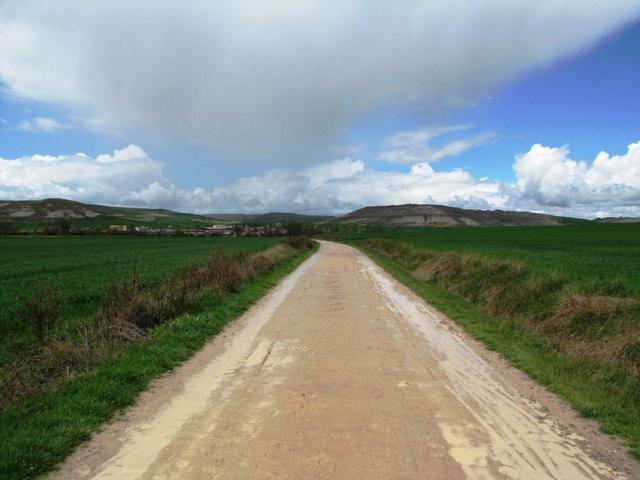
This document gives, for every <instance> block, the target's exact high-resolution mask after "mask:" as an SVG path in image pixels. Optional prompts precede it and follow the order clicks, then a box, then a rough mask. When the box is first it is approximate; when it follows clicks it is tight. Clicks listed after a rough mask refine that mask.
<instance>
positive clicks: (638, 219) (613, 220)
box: [594, 217, 640, 223]
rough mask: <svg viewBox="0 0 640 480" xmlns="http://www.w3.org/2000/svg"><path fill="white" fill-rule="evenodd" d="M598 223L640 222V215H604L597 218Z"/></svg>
mask: <svg viewBox="0 0 640 480" xmlns="http://www.w3.org/2000/svg"><path fill="white" fill-rule="evenodd" d="M594 222H596V223H640V217H604V218H596V219H595V220H594Z"/></svg>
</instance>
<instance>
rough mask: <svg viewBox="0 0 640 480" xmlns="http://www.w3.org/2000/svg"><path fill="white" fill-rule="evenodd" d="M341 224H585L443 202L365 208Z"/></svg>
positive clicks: (540, 215) (560, 218)
mask: <svg viewBox="0 0 640 480" xmlns="http://www.w3.org/2000/svg"><path fill="white" fill-rule="evenodd" d="M339 221H340V223H356V224H378V225H385V226H443V227H455V226H473V227H475V226H489V225H493V226H500V225H504V226H508V225H565V224H568V223H586V222H588V220H580V219H575V218H567V217H556V216H553V215H545V214H539V213H530V212H512V211H504V210H468V209H464V208H456V207H446V206H443V205H415V204H407V205H391V206H380V207H365V208H361V209H359V210H355V211H353V212H351V213H348V214H346V215H344V216H342V217H340V219H339Z"/></svg>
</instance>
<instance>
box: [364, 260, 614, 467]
mask: <svg viewBox="0 0 640 480" xmlns="http://www.w3.org/2000/svg"><path fill="white" fill-rule="evenodd" d="M354 250H355V249H354ZM356 252H357V253H355V255H356V256H357V260H358V263H359V264H360V265H361V267H362V273H363V274H364V275H367V276H369V277H370V278H371V280H372V282H373V283H374V285H375V288H376V289H377V290H378V291H379V292H380V293H381V294H382V295H383V296H384V297H385V298H386V299H387V304H388V307H389V309H390V310H392V311H394V312H395V313H397V314H398V315H399V316H400V317H402V318H403V319H405V320H406V321H408V322H409V323H410V324H411V325H413V326H414V327H415V328H416V329H417V331H418V332H420V333H421V334H422V336H423V337H424V339H425V340H426V342H427V344H428V347H429V349H430V351H431V352H432V353H433V354H434V357H435V359H436V361H437V362H438V366H439V367H440V369H441V370H442V372H444V374H445V376H446V379H447V382H446V383H445V386H446V387H447V388H448V389H449V391H450V392H451V393H452V394H453V395H454V397H455V398H456V399H457V400H458V401H459V402H460V403H461V404H462V405H463V406H464V407H465V408H466V409H467V410H468V411H469V412H470V414H471V415H472V417H473V418H474V419H475V421H476V422H477V425H476V426H475V428H481V429H483V430H484V431H485V432H486V435H485V437H486V438H488V442H489V443H488V444H486V445H482V444H479V443H478V442H477V439H476V440H474V438H475V437H476V436H475V435H472V434H470V430H469V428H468V427H467V428H465V427H464V425H461V424H460V421H459V420H458V419H447V420H446V421H445V420H444V419H443V421H442V422H441V423H440V428H441V430H442V434H443V437H444V438H445V439H446V440H447V442H448V443H449V445H450V450H449V453H450V455H451V457H452V458H453V459H454V460H456V461H457V462H458V463H459V464H460V465H461V467H462V468H463V470H464V471H465V473H466V474H467V475H468V476H469V478H492V477H493V475H491V472H490V471H488V469H487V468H486V465H487V461H488V460H490V461H492V462H496V463H497V464H499V465H500V467H499V471H500V474H501V475H503V476H505V477H507V478H530V479H534V480H539V479H542V478H552V479H569V478H570V479H572V480H574V479H575V480H577V479H602V478H607V479H622V478H625V477H624V476H623V475H621V474H619V473H618V472H614V471H613V470H612V469H611V468H610V467H609V466H608V465H606V464H603V463H601V462H599V461H596V460H594V459H592V458H590V457H589V455H588V454H587V453H586V452H585V451H584V450H582V448H581V447H580V445H579V444H578V443H577V442H576V440H577V438H576V437H577V436H576V435H563V434H562V432H561V431H560V429H559V428H558V427H557V425H556V424H554V422H553V420H552V419H551V418H550V417H549V416H548V415H546V414H545V413H544V412H543V411H542V410H541V409H540V407H539V406H538V405H536V404H534V403H532V402H530V401H528V400H527V399H525V398H524V397H523V396H522V395H520V394H519V393H518V392H517V391H516V390H515V389H513V388H512V387H509V385H508V384H507V383H506V380H504V379H503V378H502V377H501V376H500V374H499V373H498V372H497V371H495V370H494V369H493V368H492V367H491V366H490V365H489V364H488V363H487V362H486V361H485V360H483V359H482V358H481V357H479V356H478V355H477V354H476V353H475V351H474V350H472V349H471V348H470V347H469V346H468V345H467V344H466V343H465V342H464V340H463V339H462V338H461V337H460V336H458V335H457V334H456V333H455V332H452V331H450V330H449V329H448V328H447V327H446V325H445V324H444V323H443V322H441V321H440V320H439V319H438V317H437V316H436V314H435V313H434V312H433V311H432V310H431V309H430V308H429V307H428V306H427V305H425V304H424V303H423V302H422V301H419V300H413V299H412V298H410V297H409V296H407V295H405V294H403V293H401V292H400V291H398V290H397V289H396V287H395V281H392V280H391V279H390V278H389V277H388V276H387V275H386V274H385V273H383V272H382V270H381V269H380V268H379V267H378V266H377V265H375V264H374V263H373V261H372V260H371V259H369V258H368V257H366V256H365V255H364V254H362V253H361V252H359V251H357V250H356Z"/></svg>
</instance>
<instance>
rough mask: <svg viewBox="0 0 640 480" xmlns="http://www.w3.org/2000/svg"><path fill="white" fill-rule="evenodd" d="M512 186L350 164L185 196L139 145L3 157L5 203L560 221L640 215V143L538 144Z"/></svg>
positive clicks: (282, 173)
mask: <svg viewBox="0 0 640 480" xmlns="http://www.w3.org/2000/svg"><path fill="white" fill-rule="evenodd" d="M513 168H514V172H515V174H516V178H517V181H516V183H515V184H508V183H502V182H499V181H497V180H491V179H487V178H481V179H478V178H475V177H474V176H473V175H471V174H470V173H469V172H468V171H465V170H460V169H453V170H450V171H434V169H433V168H432V167H431V165H430V164H429V163H428V162H425V163H418V164H415V165H413V166H412V167H411V168H410V169H409V170H408V171H406V172H391V171H374V170H371V169H369V168H367V166H366V164H365V163H364V162H363V161H362V160H358V159H351V158H343V159H337V160H333V161H330V162H326V163H322V164H316V165H314V166H311V167H306V168H302V169H292V168H289V169H278V170H271V171H268V172H266V173H265V174H264V175H258V176H252V177H245V178H241V179H239V180H237V181H235V182H232V183H230V184H228V185H225V186H222V187H218V188H215V189H213V190H204V189H202V188H196V189H193V190H186V189H182V188H179V187H178V186H176V185H175V184H174V183H172V182H171V181H170V180H169V179H168V178H167V177H166V176H165V175H164V174H163V169H162V164H161V163H160V162H158V161H157V160H154V159H151V158H150V157H149V156H148V155H147V154H146V152H145V151H144V150H143V149H142V148H140V147H139V146H137V145H129V146H128V147H126V148H123V149H121V150H116V151H114V152H113V153H112V154H108V155H107V154H104V155H98V156H97V157H95V158H93V157H89V156H87V155H85V154H83V153H78V154H75V155H63V156H50V155H33V156H29V157H22V158H18V159H13V160H8V159H2V158H0V199H26V198H45V197H54V196H55V197H65V198H70V199H75V200H80V201H85V202H95V203H106V204H112V205H131V206H146V207H164V208H171V209H176V210H182V211H192V212H200V213H205V212H270V211H295V212H301V213H318V214H341V213H345V212H348V211H350V210H353V209H356V208H359V207H363V206H367V205H385V204H401V203H438V204H446V205H453V206H459V207H466V208H485V209H486V208H502V209H515V210H528V211H537V212H548V213H553V214H557V215H568V216H580V217H587V218H589V217H595V216H619V215H626V216H640V142H638V143H633V144H631V145H629V148H628V151H627V153H626V154H623V155H610V154H608V153H606V152H601V153H600V154H598V156H597V157H596V159H595V160H594V161H593V162H592V163H591V164H589V163H587V162H585V161H576V160H572V159H571V158H570V157H569V150H568V149H567V148H566V147H558V148H556V147H545V146H542V145H533V146H532V147H531V149H530V150H529V151H528V152H527V153H525V154H523V155H520V156H518V157H517V158H516V161H515V163H514V166H513Z"/></svg>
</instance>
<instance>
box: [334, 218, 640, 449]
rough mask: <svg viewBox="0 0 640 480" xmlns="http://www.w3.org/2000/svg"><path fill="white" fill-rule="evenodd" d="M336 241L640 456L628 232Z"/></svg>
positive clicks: (636, 324)
mask: <svg viewBox="0 0 640 480" xmlns="http://www.w3.org/2000/svg"><path fill="white" fill-rule="evenodd" d="M339 238H340V239H342V240H343V241H346V242H348V243H352V244H354V245H355V246H358V247H360V248H362V249H364V250H365V251H366V252H367V253H368V254H369V255H371V256H372V258H374V260H376V261H377V262H378V263H379V264H380V265H381V266H382V267H383V268H385V269H386V270H387V271H388V272H390V273H391V274H392V275H394V276H395V277H396V278H398V279H399V280H400V281H402V282H403V283H405V284H406V285H407V286H409V287H410V288H412V289H413V290H414V291H416V293H418V294H419V295H421V296H422V297H423V298H425V299H426V300H427V301H428V302H430V303H431V304H432V305H434V306H435V307H436V308H438V309H440V310H441V311H443V312H444V313H446V314H447V315H449V317H450V318H451V319H452V320H454V321H456V322H457V323H459V324H460V325H462V326H463V327H464V328H465V329H466V330H467V331H468V332H469V333H471V334H472V335H473V336H475V337H476V338H477V339H479V340H481V341H482V342H484V343H485V345H487V346H488V347H489V348H491V349H493V350H496V351H498V352H500V353H502V354H503V355H504V356H505V357H506V358H508V359H509V360H510V361H511V362H512V363H513V364H514V365H516V366H518V367H520V368H522V369H523V370H524V371H526V372H527V373H528V374H529V375H530V376H531V377H533V378H534V379H536V380H538V381H539V382H540V383H542V384H543V385H546V386H547V387H549V388H550V389H551V390H553V391H555V392H556V393H558V394H559V395H560V396H562V397H563V398H565V399H566V400H567V401H569V402H570V403H571V404H572V405H573V406H574V407H575V408H576V410H577V411H578V412H580V413H582V414H583V415H585V416H587V417H591V418H595V419H597V420H599V421H600V422H601V425H602V427H603V430H604V431H606V432H608V433H615V434H619V435H621V436H622V437H623V438H625V439H626V440H627V441H628V443H629V445H630V447H631V448H632V450H633V452H634V453H635V454H636V455H637V456H640V224H638V223H635V224H634V223H629V224H588V225H571V226H561V227H492V228H450V229H447V228H399V229H388V230H380V231H377V232H368V233H360V234H357V233H351V234H347V233H344V234H342V235H340V236H339Z"/></svg>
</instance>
